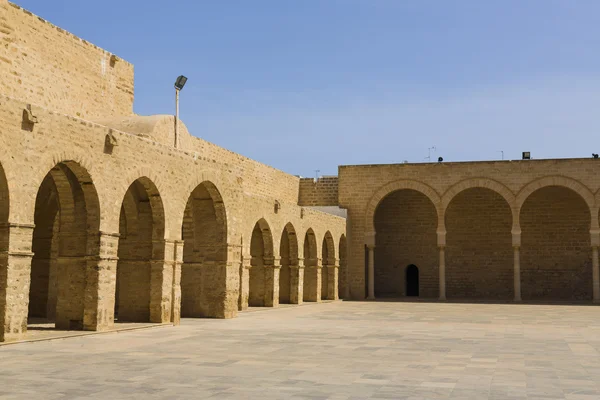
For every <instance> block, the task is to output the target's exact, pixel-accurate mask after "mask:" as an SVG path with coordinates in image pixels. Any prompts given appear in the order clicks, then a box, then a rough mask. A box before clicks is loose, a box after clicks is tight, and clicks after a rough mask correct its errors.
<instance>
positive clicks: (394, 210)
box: [374, 189, 439, 297]
mask: <svg viewBox="0 0 600 400" xmlns="http://www.w3.org/2000/svg"><path fill="white" fill-rule="evenodd" d="M374 218H375V221H374V222H375V230H376V236H375V241H376V242H375V297H398V296H406V295H407V293H406V274H405V268H406V266H407V265H410V264H415V265H419V266H420V285H421V290H420V294H421V296H423V297H437V296H438V293H439V286H438V282H439V274H438V250H437V234H436V230H437V211H436V208H435V206H434V204H433V203H432V202H431V200H430V199H429V198H428V197H427V196H425V195H424V194H423V193H421V192H418V191H416V190H412V189H402V190H398V191H395V192H392V193H390V194H389V195H387V196H386V197H385V198H384V199H383V200H382V201H381V202H380V203H379V205H378V206H377V209H376V210H375V217H374Z"/></svg>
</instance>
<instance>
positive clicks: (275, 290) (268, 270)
mask: <svg viewBox="0 0 600 400" xmlns="http://www.w3.org/2000/svg"><path fill="white" fill-rule="evenodd" d="M264 269H265V300H264V301H265V303H264V304H265V307H279V271H280V270H281V259H280V258H274V257H265V266H264Z"/></svg>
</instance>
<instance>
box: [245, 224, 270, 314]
mask: <svg viewBox="0 0 600 400" xmlns="http://www.w3.org/2000/svg"><path fill="white" fill-rule="evenodd" d="M250 257H251V260H250V265H251V268H250V279H249V281H250V284H249V292H248V305H249V306H255V307H263V306H268V305H269V306H270V305H272V304H270V302H272V301H273V288H272V287H273V282H271V279H270V278H271V277H272V271H273V263H274V258H273V234H272V233H271V228H270V226H269V224H268V223H267V221H266V220H265V219H264V218H261V219H260V220H258V222H256V224H255V225H254V229H253V230H252V236H251V238H250ZM269 270H270V271H269Z"/></svg>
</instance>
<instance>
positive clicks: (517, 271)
mask: <svg viewBox="0 0 600 400" xmlns="http://www.w3.org/2000/svg"><path fill="white" fill-rule="evenodd" d="M513 252H514V262H513V263H514V287H515V302H519V301H521V251H520V247H519V246H513Z"/></svg>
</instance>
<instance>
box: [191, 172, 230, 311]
mask: <svg viewBox="0 0 600 400" xmlns="http://www.w3.org/2000/svg"><path fill="white" fill-rule="evenodd" d="M181 237H182V239H183V265H182V266H181V316H182V317H195V318H198V317H215V316H219V315H220V312H222V310H217V309H215V304H214V303H215V302H216V299H219V298H220V296H222V293H221V292H222V288H223V286H224V285H225V283H224V282H223V281H222V280H221V279H223V278H222V277H221V276H220V275H219V274H218V273H215V267H217V266H218V264H223V263H226V262H227V216H226V210H225V205H224V203H223V199H222V197H221V194H220V193H219V190H218V189H217V187H216V186H215V185H214V184H213V183H211V182H208V181H207V182H203V183H201V184H200V185H198V186H197V187H196V188H195V189H194V190H193V191H192V193H191V194H190V197H189V198H188V201H187V203H186V207H185V212H184V215H183V223H182V227H181Z"/></svg>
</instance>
